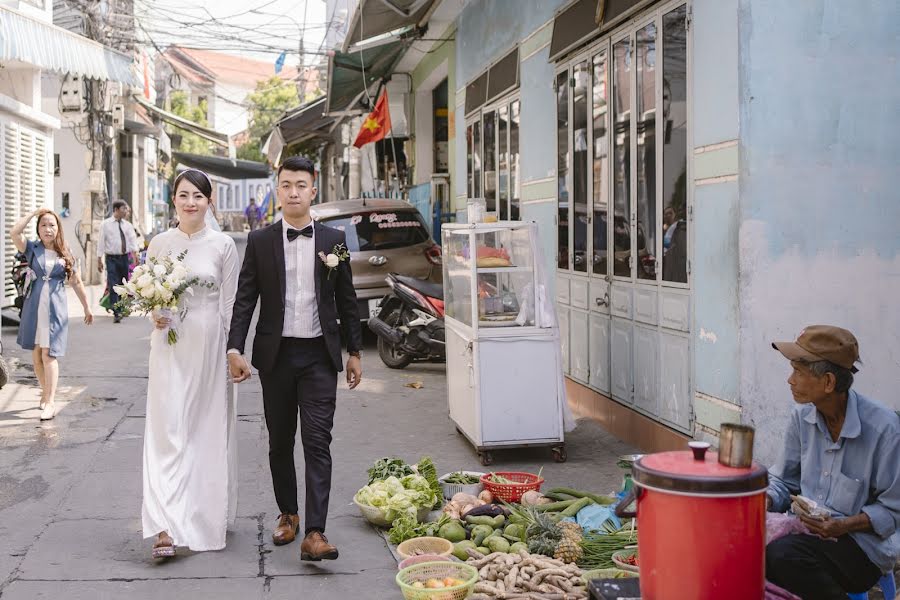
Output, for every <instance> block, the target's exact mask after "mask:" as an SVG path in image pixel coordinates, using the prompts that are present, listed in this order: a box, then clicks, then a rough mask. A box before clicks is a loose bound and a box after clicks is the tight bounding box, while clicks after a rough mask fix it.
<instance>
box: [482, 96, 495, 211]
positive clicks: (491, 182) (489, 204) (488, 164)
mask: <svg viewBox="0 0 900 600" xmlns="http://www.w3.org/2000/svg"><path fill="white" fill-rule="evenodd" d="M496 121H497V113H495V112H494V111H491V112H488V113H485V114H484V201H485V204H486V209H487V211H488V212H489V213H492V212H496V211H497V123H496Z"/></svg>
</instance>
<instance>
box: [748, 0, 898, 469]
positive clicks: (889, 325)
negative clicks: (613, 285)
mask: <svg viewBox="0 0 900 600" xmlns="http://www.w3.org/2000/svg"><path fill="white" fill-rule="evenodd" d="M739 9H740V10H739V32H740V38H739V39H740V42H739V43H740V54H739V56H740V62H739V76H740V94H741V95H740V128H741V129H740V138H741V171H740V198H741V201H740V209H741V225H740V248H741V258H740V282H741V288H740V302H741V329H740V335H741V361H742V368H741V375H742V379H741V396H742V399H743V404H744V407H745V421H749V422H751V423H753V424H755V425H757V427H758V431H759V433H760V434H761V435H760V440H759V443H758V444H757V447H758V448H763V449H764V457H763V458H771V457H772V455H773V454H774V452H772V451H770V450H769V449H770V448H778V447H780V444H781V434H782V432H783V428H784V422H785V418H786V415H787V414H788V413H789V411H790V409H791V406H792V404H793V402H792V399H791V395H790V392H789V389H788V386H787V384H786V383H785V380H786V378H787V377H788V365H787V362H786V361H785V360H784V359H783V358H782V357H781V356H780V355H779V354H777V353H776V352H775V351H774V350H772V349H771V347H770V346H769V343H770V342H771V341H772V340H776V339H784V340H786V339H793V338H794V337H796V335H797V334H798V333H799V331H800V330H801V329H802V328H803V326H805V325H808V324H814V323H830V324H836V325H841V326H844V327H847V328H848V329H850V330H851V331H853V332H854V333H855V334H856V336H857V338H858V339H859V343H860V351H861V354H862V357H863V361H864V366H863V367H862V368H861V370H860V373H859V374H858V376H857V379H856V384H855V387H856V389H858V390H859V391H860V392H862V393H865V394H868V395H871V396H872V397H875V398H876V399H878V400H880V401H882V402H883V403H885V404H888V405H890V406H892V407H893V408H894V409H895V410H896V409H900V395H898V393H897V390H898V389H900V369H898V368H897V366H898V364H900V338H898V336H897V332H898V331H900V310H898V298H900V233H898V232H900V227H898V223H900V201H898V198H897V195H898V192H897V190H898V181H897V174H898V168H897V166H898V164H900V135H898V134H897V123H898V122H900V61H898V56H900V37H898V35H897V30H898V26H900V4H898V3H897V2H896V0H870V1H869V2H833V1H830V0H805V1H804V2H790V3H785V2H783V1H779V0H740V2H739Z"/></svg>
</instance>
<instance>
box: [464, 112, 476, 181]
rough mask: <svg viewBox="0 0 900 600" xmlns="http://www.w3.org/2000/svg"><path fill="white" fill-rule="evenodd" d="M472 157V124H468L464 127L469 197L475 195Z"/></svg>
mask: <svg viewBox="0 0 900 600" xmlns="http://www.w3.org/2000/svg"><path fill="white" fill-rule="evenodd" d="M472 159H473V156H472V126H471V125H469V126H467V127H466V192H467V193H468V194H469V197H470V198H474V197H475V187H474V181H475V177H474V172H473V170H472V167H473V160H472Z"/></svg>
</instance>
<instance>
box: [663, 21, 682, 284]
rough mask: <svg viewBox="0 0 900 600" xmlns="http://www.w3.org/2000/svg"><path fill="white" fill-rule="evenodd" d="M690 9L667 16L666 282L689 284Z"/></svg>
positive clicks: (665, 33)
mask: <svg viewBox="0 0 900 600" xmlns="http://www.w3.org/2000/svg"><path fill="white" fill-rule="evenodd" d="M686 16H687V7H685V6H680V7H678V8H677V9H675V10H673V11H672V12H669V13H666V14H665V15H663V20H662V32H663V48H662V51H663V57H664V60H663V90H662V93H663V97H662V110H663V114H662V118H663V121H662V126H663V129H664V131H665V140H664V144H663V172H662V177H663V187H662V190H663V192H662V204H663V218H662V237H663V267H662V278H663V280H664V281H671V282H676V283H687V240H688V220H687V114H688V113H687V27H686V21H685V18H686Z"/></svg>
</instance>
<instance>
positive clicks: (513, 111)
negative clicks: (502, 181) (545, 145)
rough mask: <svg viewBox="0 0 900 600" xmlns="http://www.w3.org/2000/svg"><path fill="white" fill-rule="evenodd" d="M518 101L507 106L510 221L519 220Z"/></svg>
mask: <svg viewBox="0 0 900 600" xmlns="http://www.w3.org/2000/svg"><path fill="white" fill-rule="evenodd" d="M519 119H520V116H519V101H518V100H514V101H513V102H512V103H511V104H510V105H509V181H510V195H511V197H510V202H509V204H510V206H509V218H510V220H512V221H518V220H519V218H520V217H519V198H520V191H519V190H520V184H519Z"/></svg>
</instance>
